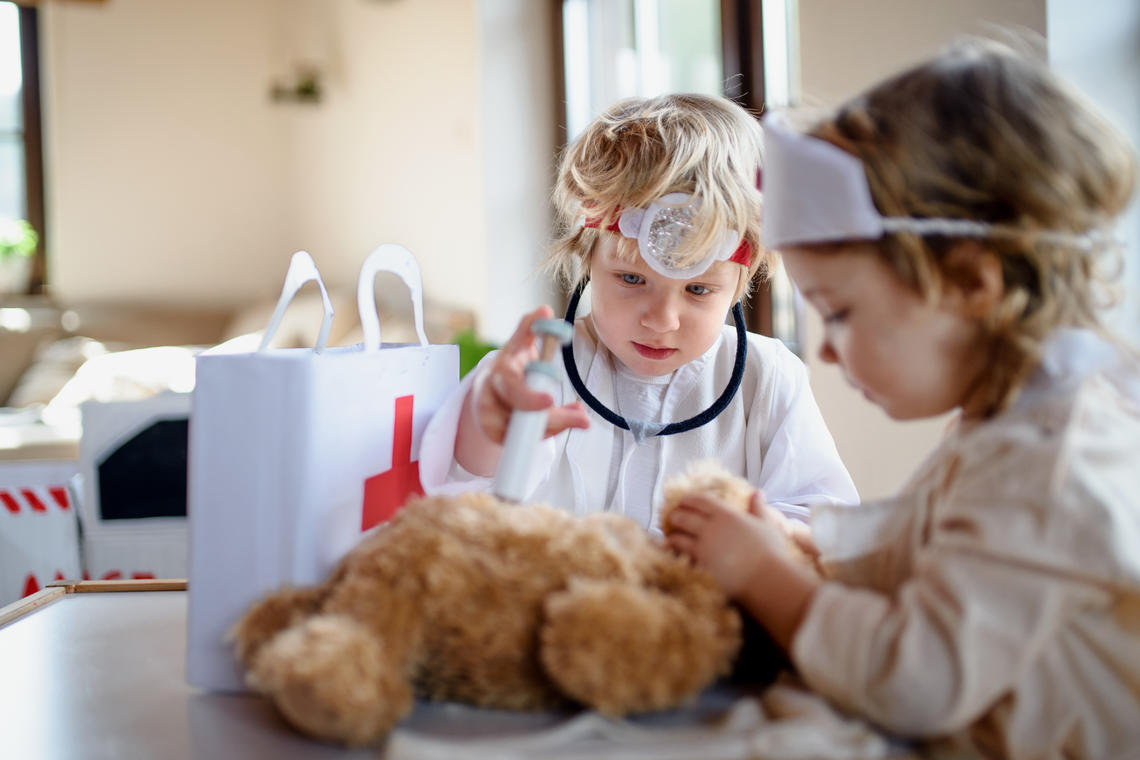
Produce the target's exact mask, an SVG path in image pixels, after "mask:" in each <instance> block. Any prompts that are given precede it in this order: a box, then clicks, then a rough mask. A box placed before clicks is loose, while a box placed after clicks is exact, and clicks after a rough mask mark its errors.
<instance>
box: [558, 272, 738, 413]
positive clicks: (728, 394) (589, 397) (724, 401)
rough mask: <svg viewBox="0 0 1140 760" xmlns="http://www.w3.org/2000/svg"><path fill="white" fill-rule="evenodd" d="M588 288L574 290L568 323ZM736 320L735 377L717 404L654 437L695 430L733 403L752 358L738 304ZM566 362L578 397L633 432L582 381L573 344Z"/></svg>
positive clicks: (564, 354)
mask: <svg viewBox="0 0 1140 760" xmlns="http://www.w3.org/2000/svg"><path fill="white" fill-rule="evenodd" d="M585 288H586V282H582V283H581V284H579V285H578V287H576V288H575V289H574V293H573V294H572V295H571V296H570V303H569V304H567V306H566V316H565V320H566V321H567V322H569V323H570V325H571V326H573V324H574V315H575V314H576V313H577V311H578V301H579V299H581V297H582V291H583V290H585ZM732 320H733V322H734V323H735V324H736V359H735V362H734V363H733V365H732V377H730V378H729V379H728V386H727V387H725V389H724V391H723V392H722V393H721V394H720V396H719V397H718V398H717V400H716V401H714V402H713V403H712V405H711V406H709V408H708V409H705V410H704V411H703V412H700V413H699V414H695V415H693V416H692V417H690V418H689V419H687V420H681V421H679V422H670V423H669V424H667V425H665V426H664V427H662V428H661V429H660V430H657V431H656V432H654V433H653V435H676V434H677V433H684V432H687V431H689V430H693V429H695V428H699V427H700V426H702V425H705V424H707V423H709V422H712V421H713V420H714V419H716V417H717V415H719V414H720V413H721V412H723V411H724V410H725V407H727V406H728V404H729V402H731V401H732V398H733V396H735V395H736V391H737V390H739V389H740V381H741V380H742V379H743V378H744V358H745V357H746V356H747V355H748V337H747V331H746V330H745V328H744V309H743V307H742V306H741V305H740V301H737V302H736V303H735V304H733V306H732ZM562 363H563V365H565V367H566V378H567V379H568V380H569V381H570V385H572V386H573V387H574V391H575V392H576V393H577V394H578V396H579V398H581V399H582V400H583V401H584V402H586V406H588V407H590V408H591V409H593V410H594V411H595V412H597V413H598V415H599V416H601V418H602V419H604V420H605V421H606V422H609V423H610V424H611V425H614V426H615V427H619V428H621V429H622V430H629V429H630V425H629V422H628V421H627V420H626V419H625V417H622V416H621V415H620V414H618V413H617V412H614V411H613V410H612V409H610V408H609V407H607V406H606V405H605V404H603V403H602V402H601V401H599V400H598V399H597V397H595V396H594V394H592V393H590V391H589V390H587V389H586V384H585V383H583V382H582V376H581V375H580V374H578V365H577V364H576V363H575V362H574V344H573V341H570V342H567V343H566V345H564V346H563V347H562Z"/></svg>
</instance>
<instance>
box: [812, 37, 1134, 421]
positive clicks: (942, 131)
mask: <svg viewBox="0 0 1140 760" xmlns="http://www.w3.org/2000/svg"><path fill="white" fill-rule="evenodd" d="M810 133H811V134H812V135H814V136H815V137H818V138H820V139H823V140H826V141H827V142H830V143H832V144H833V145H836V146H837V147H839V148H840V149H842V150H844V151H846V152H848V153H850V154H852V155H854V156H856V157H857V158H859V159H860V160H861V161H862V163H863V166H864V168H865V171H866V176H867V181H868V184H869V185H870V190H871V197H872V199H873V200H874V203H875V206H876V207H877V209H878V211H879V213H881V214H882V215H883V216H887V217H919V218H922V217H928V218H931V217H933V218H951V219H968V220H974V221H981V222H985V223H988V224H990V225H993V226H994V229H995V234H993V235H991V236H989V237H986V238H984V239H982V240H981V241H980V242H981V244H982V245H983V247H984V248H986V249H987V250H989V251H992V252H993V253H994V254H996V255H997V256H998V257H999V260H1000V262H1001V267H1002V274H1003V280H1004V296H1003V298H1002V300H1001V303H1000V304H999V306H998V307H997V308H996V309H995V310H994V311H993V313H992V314H990V315H989V318H988V319H987V320H986V324H985V325H984V327H985V328H986V330H987V333H988V335H989V337H990V339H991V343H992V346H993V357H992V362H991V365H990V366H991V367H992V370H993V371H992V375H991V376H990V377H988V378H987V380H988V381H989V382H988V387H987V389H986V390H987V398H986V404H985V410H986V411H985V416H991V415H993V414H996V413H997V412H998V411H1000V410H1002V409H1004V408H1006V407H1007V406H1008V405H1009V403H1010V402H1011V401H1012V400H1013V398H1014V397H1015V396H1016V393H1017V390H1018V388H1019V387H1020V386H1021V384H1022V383H1023V381H1024V379H1025V377H1026V375H1027V374H1028V372H1029V371H1030V370H1032V369H1033V367H1035V366H1036V365H1037V363H1038V361H1039V359H1040V356H1041V346H1042V343H1043V342H1044V340H1045V339H1046V338H1047V337H1048V335H1049V334H1050V333H1051V332H1053V331H1054V330H1055V329H1056V328H1058V327H1063V326H1086V327H1094V328H1099V319H1098V316H1097V311H1098V309H1099V307H1101V306H1104V305H1106V303H1108V302H1109V301H1111V297H1110V295H1111V288H1110V287H1108V281H1109V276H1108V269H1106V267H1105V266H1104V263H1105V262H1104V261H1103V260H1104V259H1105V258H1106V256H1118V253H1117V252H1116V250H1115V248H1114V246H1113V245H1112V242H1111V240H1109V239H1108V238H1107V236H1106V235H1104V234H1103V233H1104V231H1105V230H1106V229H1107V227H1108V225H1109V224H1110V222H1111V221H1112V219H1113V218H1114V217H1115V216H1116V215H1117V214H1119V213H1120V212H1121V210H1123V209H1124V207H1125V206H1126V205H1127V203H1128V201H1129V199H1130V197H1131V195H1132V192H1133V188H1134V186H1135V183H1136V158H1135V155H1134V154H1133V152H1132V149H1131V147H1130V146H1129V144H1128V142H1127V141H1126V140H1125V138H1124V137H1123V136H1122V135H1121V134H1120V133H1119V132H1118V131H1117V130H1116V129H1115V128H1114V127H1113V126H1112V125H1111V124H1110V123H1109V122H1108V121H1106V120H1105V119H1104V118H1103V117H1102V116H1101V115H1099V114H1098V113H1097V112H1096V111H1095V110H1094V109H1093V108H1092V107H1091V106H1090V105H1089V103H1087V102H1086V101H1085V99H1084V98H1083V97H1082V96H1081V95H1080V94H1079V93H1077V92H1076V91H1075V90H1073V89H1071V88H1070V87H1069V86H1068V85H1066V84H1065V83H1064V82H1062V81H1060V80H1059V79H1058V78H1057V77H1056V76H1055V75H1054V74H1053V73H1052V72H1051V71H1050V70H1049V69H1048V68H1047V67H1046V66H1045V65H1044V64H1041V63H1038V62H1036V61H1034V60H1033V59H1032V58H1031V57H1029V56H1028V55H1027V54H1026V53H1024V52H1018V51H1014V50H1013V49H1012V48H1010V47H1009V46H1006V45H1003V44H1000V43H997V42H994V41H992V40H984V39H979V38H968V39H963V40H960V41H959V42H957V43H955V44H953V45H952V46H951V47H949V48H948V49H947V50H945V51H944V52H943V53H942V54H941V55H939V56H937V57H935V58H934V59H932V60H930V61H928V62H926V63H923V64H920V65H918V66H916V67H914V68H912V69H910V70H908V71H906V72H904V73H902V74H900V75H898V76H896V77H894V78H892V79H889V80H887V81H885V82H882V83H881V84H879V85H877V86H876V87H874V88H873V89H871V90H869V91H868V92H866V93H864V94H863V95H860V96H858V97H856V98H854V99H853V100H851V101H849V102H848V103H847V104H846V105H844V106H842V107H841V108H839V109H838V111H837V112H836V113H835V114H834V115H833V116H832V117H830V118H828V119H826V120H824V121H823V122H821V123H819V124H817V125H816V126H815V127H814V128H813V129H812V130H811V132H810ZM1056 232H1061V233H1072V234H1071V235H1069V236H1068V237H1069V238H1072V239H1069V240H1065V239H1060V238H1064V237H1065V236H1057V235H1053V234H1050V233H1056ZM1080 236H1085V238H1084V240H1083V241H1079V240H1077V238H1080ZM960 240H961V238H955V237H950V236H923V237H919V236H917V235H915V234H913V233H906V232H898V233H889V234H887V235H886V236H885V237H884V238H883V239H882V240H881V241H880V242H879V244H878V250H879V252H880V254H881V255H882V257H883V258H884V259H885V260H886V262H887V263H888V264H889V265H890V267H891V268H892V269H893V271H894V272H895V273H897V274H898V276H899V277H900V278H901V279H902V280H903V281H904V282H906V283H907V284H908V285H910V286H911V287H913V288H914V289H915V290H916V291H917V292H918V293H919V294H921V295H923V296H924V297H926V298H927V299H930V300H935V299H937V298H938V297H939V295H940V294H941V293H942V292H944V290H945V289H946V288H947V287H949V286H952V285H953V284H954V282H953V273H952V272H950V271H948V269H947V268H946V267H945V266H944V264H945V261H946V258H947V254H948V253H949V252H950V250H951V249H952V248H953V247H954V246H955V244H957V243H958V242H960ZM1082 242H1083V243H1084V244H1082ZM1112 263H1114V264H1115V263H1117V262H1112Z"/></svg>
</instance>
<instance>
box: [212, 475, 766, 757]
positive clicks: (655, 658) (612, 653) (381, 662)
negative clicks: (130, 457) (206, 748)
mask: <svg viewBox="0 0 1140 760" xmlns="http://www.w3.org/2000/svg"><path fill="white" fill-rule="evenodd" d="M741 484H743V485H741ZM696 487H699V488H701V489H724V490H725V493H726V494H728V493H731V494H733V498H734V499H742V501H740V506H741V507H742V508H747V498H748V496H750V495H751V491H752V489H751V487H749V486H747V484H746V483H744V482H743V481H739V479H735V478H729V477H728V476H726V475H725V474H724V473H723V472H720V473H719V475H718V474H716V473H715V472H714V471H712V470H710V471H708V472H707V473H704V474H701V475H700V476H699V478H696V479H693V480H689V481H686V479H684V478H682V479H680V481H674V482H672V483H670V485H669V489H668V491H667V492H668V493H669V494H671V498H674V499H676V498H679V495H680V494H682V493H684V492H686V489H692V488H696ZM716 492H720V491H716ZM740 632H741V621H740V615H739V613H738V611H737V610H736V609H735V608H734V607H733V606H732V605H731V604H730V603H729V600H728V599H727V598H726V596H725V595H724V593H723V592H722V591H721V590H720V589H719V588H718V587H717V585H716V583H715V582H714V581H713V579H712V578H711V577H710V576H709V575H708V574H707V573H705V572H704V571H702V570H699V569H697V568H695V567H693V566H692V565H691V563H690V562H689V561H688V560H686V559H684V558H682V557H678V556H676V555H674V554H673V553H671V552H670V551H669V550H668V549H667V548H665V547H664V545H663V543H662V542H661V541H660V540H658V539H656V538H654V537H652V536H651V535H650V534H649V533H647V532H646V531H644V530H643V529H642V528H641V527H640V526H638V525H637V524H636V523H635V522H633V521H632V520H630V519H628V518H625V517H622V516H618V515H612V514H594V515H589V516H587V517H581V518H577V517H574V516H572V515H570V514H568V513H566V512H563V511H559V510H556V509H553V508H551V507H548V506H545V505H526V506H518V505H512V504H508V503H505V502H502V501H500V500H498V499H497V498H495V497H494V496H491V495H489V494H484V493H466V494H461V495H459V496H435V497H426V498H422V499H419V500H417V501H414V502H412V503H410V504H408V505H407V506H405V507H404V508H403V509H401V510H400V511H399V512H398V513H397V514H396V516H395V518H394V519H393V520H392V521H391V522H390V523H388V524H387V525H385V526H383V527H381V528H380V529H378V530H376V531H375V532H373V533H371V534H369V535H368V536H366V537H365V538H364V539H363V540H362V541H361V543H360V544H358V545H357V547H356V548H354V549H353V550H352V551H351V552H350V553H349V554H348V555H346V556H345V557H344V559H342V560H341V562H340V564H339V565H338V566H337V568H336V569H335V570H334V572H333V573H332V574H331V575H330V577H329V578H328V580H326V581H325V582H324V583H323V584H321V585H318V586H313V587H308V588H292V589H290V588H287V589H283V590H280V591H278V592H276V593H273V594H271V595H269V596H268V597H266V598H265V599H263V600H261V601H260V602H258V603H257V604H255V605H254V606H252V607H251V608H250V609H249V610H248V611H247V612H246V614H245V615H244V616H243V617H242V618H241V619H240V620H239V622H238V623H237V625H236V626H235V627H234V629H233V632H232V638H233V643H234V645H235V651H236V655H237V658H238V661H239V663H240V664H241V665H242V667H243V668H244V669H245V670H246V673H247V681H248V683H249V684H250V686H251V687H252V688H254V689H255V690H256V691H259V692H261V693H263V694H265V695H267V696H268V697H269V698H270V699H271V700H272V701H273V702H274V704H275V705H276V706H277V708H278V709H279V710H280V712H281V713H282V714H283V715H284V716H285V718H286V719H287V720H288V721H289V722H291V723H292V724H293V725H294V726H295V727H296V728H298V729H299V730H301V731H302V732H304V733H307V734H309V735H311V736H314V737H317V738H321V739H328V740H333V741H337V742H342V743H345V744H348V745H360V744H367V743H371V742H373V741H376V740H377V739H380V738H382V737H383V736H384V735H385V734H386V733H387V732H388V731H389V730H390V729H391V728H392V727H393V725H394V724H395V723H396V722H397V721H399V720H400V718H401V717H403V716H404V715H406V714H407V713H408V712H409V710H410V709H411V707H412V704H413V700H414V698H415V697H421V698H427V699H436V700H454V701H462V702H467V703H470V704H474V705H481V706H487V707H495V708H510V709H520V710H538V709H545V708H551V707H557V706H564V705H566V704H572V703H577V704H580V705H584V706H587V707H590V708H592V709H595V710H598V711H599V712H601V713H603V714H606V715H615V716H616V715H623V714H627V713H633V712H641V711H648V710H658V709H664V708H668V707H673V706H676V705H678V704H681V703H683V702H684V701H686V700H687V699H689V698H691V697H693V696H694V695H696V694H697V693H698V692H700V691H701V690H702V689H703V688H705V687H706V686H708V685H709V684H710V683H711V682H712V681H713V680H715V679H716V678H717V677H719V676H721V675H724V674H726V673H727V672H728V671H729V669H730V668H731V665H732V662H733V659H734V657H735V656H736V654H737V652H738V650H739V647H740V643H741V633H740Z"/></svg>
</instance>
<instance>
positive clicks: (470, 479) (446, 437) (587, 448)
mask: <svg viewBox="0 0 1140 760" xmlns="http://www.w3.org/2000/svg"><path fill="white" fill-rule="evenodd" d="M574 355H575V360H576V363H577V365H578V369H579V373H580V375H581V376H582V379H583V382H584V383H585V385H586V387H587V388H589V389H590V392H591V393H593V394H594V396H596V397H597V398H598V399H599V400H600V401H601V402H602V403H604V404H606V406H608V407H609V408H610V409H615V407H621V408H622V409H625V408H626V407H633V406H637V407H639V408H640V409H642V410H648V411H652V409H653V406H654V405H656V406H657V407H658V409H657V412H656V413H655V414H649V413H646V414H644V415H643V417H644V418H649V419H651V420H654V421H657V422H675V421H678V420H684V419H688V418H689V417H691V416H693V415H695V414H698V413H700V412H702V411H704V410H705V409H707V408H708V407H709V406H710V405H712V403H713V402H714V401H715V400H716V398H717V397H718V396H719V395H720V394H721V393H722V392H723V390H724V388H725V387H726V386H727V384H728V381H729V378H730V376H731V374H732V368H733V364H734V360H735V356H736V331H735V329H734V328H733V327H730V326H725V328H724V329H723V331H722V333H721V336H720V339H719V340H718V341H717V342H716V343H714V344H713V346H712V347H711V348H709V350H708V351H706V352H705V353H704V355H702V356H700V357H698V358H697V359H694V360H693V361H691V362H689V363H687V364H685V365H683V366H681V367H680V368H678V369H677V370H676V371H675V372H673V373H672V375H671V376H670V377H668V378H666V379H665V382H664V383H658V382H656V381H647V380H646V379H645V378H638V377H637V376H634V375H633V374H632V373H628V372H626V373H625V374H623V373H622V372H621V371H620V369H618V368H619V367H620V363H619V362H617V361H616V360H615V359H614V358H613V356H612V355H611V354H610V352H609V351H608V350H606V349H605V348H604V347H600V346H598V347H595V344H594V342H593V340H592V338H591V337H590V334H589V332H588V330H587V328H586V327H585V326H584V324H583V323H582V321H581V320H579V322H578V324H577V325H576V329H575V336H574ZM492 359H493V354H491V355H488V356H487V357H484V359H483V362H482V363H480V366H479V367H478V368H476V369H475V370H474V371H473V372H471V373H470V374H469V375H468V376H467V377H465V378H464V380H463V382H462V383H460V385H459V387H458V388H457V389H456V390H455V392H454V393H453V394H452V395H451V396H450V397H449V398H448V400H447V401H446V402H445V403H444V405H443V406H442V407H441V408H440V410H439V411H438V412H436V414H435V416H434V417H433V418H432V420H431V422H430V423H428V426H427V429H426V430H425V432H424V437H423V444H422V446H421V449H420V463H419V466H420V480H421V482H422V484H423V486H424V489H425V490H426V491H427V492H428V493H454V492H459V491H465V490H488V489H489V488H490V486H491V479H490V478H480V477H476V476H473V475H471V474H470V473H467V472H466V471H464V470H463V468H462V467H460V466H459V465H458V463H457V462H455V459H454V451H455V434H456V430H457V427H458V422H459V413H460V410H461V409H462V406H463V399H464V398H465V396H466V394H467V392H468V390H469V389H470V387H471V383H472V382H473V380H474V377H475V374H476V373H477V372H479V371H481V370H482V368H483V367H484V366H485V364H486V363H487V362H489V361H491V360H492ZM555 396H556V398H555V403H556V404H564V403H568V402H570V401H571V400H573V399H574V398H575V393H574V390H573V388H572V387H571V386H570V384H569V382H568V381H566V380H565V378H563V382H562V386H561V388H560V389H559V391H558V392H557V393H555ZM619 413H620V412H619ZM590 416H591V420H590V422H591V424H590V427H589V429H587V430H569V431H565V432H563V433H560V434H559V435H557V436H554V437H552V438H548V439H546V440H545V441H543V442H542V444H541V445H540V446H539V447H538V449H537V450H536V451H535V454H534V460H533V463H532V474H531V479H530V482H529V484H528V495H527V497H526V501H532V502H534V501H538V502H546V503H549V504H551V505H553V506H556V507H559V508H562V509H566V510H569V511H571V512H573V513H575V514H588V513H591V512H601V511H611V512H617V513H619V514H626V515H630V516H631V517H633V518H635V519H636V520H637V521H638V522H639V523H640V524H641V525H643V526H645V527H647V528H652V529H656V528H657V513H656V510H657V508H658V507H659V506H660V504H661V502H662V485H663V481H664V480H665V479H666V478H668V477H669V476H672V475H678V474H681V473H683V472H684V470H685V468H686V467H687V465H688V464H689V463H690V462H692V461H695V460H698V459H708V458H715V459H718V460H720V462H721V463H722V464H723V465H724V466H725V467H726V468H727V469H728V470H729V472H732V473H734V474H737V475H739V476H741V477H744V478H746V479H747V480H748V481H749V482H751V483H752V484H753V485H755V486H756V487H758V488H761V489H763V491H764V493H765V496H766V497H767V499H768V501H769V503H771V504H773V505H774V506H776V507H778V508H780V509H782V510H783V511H784V512H785V513H786V514H789V515H793V516H797V517H800V518H801V519H802V518H803V517H805V516H806V515H807V513H808V508H809V505H813V504H817V503H829V504H852V503H855V502H856V501H857V500H858V494H857V493H856V491H855V486H854V484H853V483H852V481H851V478H850V476H849V475H848V474H847V470H846V469H845V468H844V466H843V463H842V462H841V461H840V459H839V454H838V453H837V451H836V449H835V443H834V441H833V440H832V438H831V434H830V433H829V432H828V430H827V426H826V425H825V424H824V422H823V417H822V415H821V414H820V412H819V407H818V406H817V405H816V403H815V399H814V397H813V396H812V393H811V388H810V386H809V384H808V379H807V370H806V369H805V367H804V365H803V362H801V361H800V360H799V359H798V358H797V357H796V356H795V355H794V354H792V353H791V352H790V351H788V349H787V348H785V347H784V345H783V344H782V343H780V342H779V341H778V340H774V339H771V338H765V337H762V336H759V335H753V334H749V335H748V356H747V359H746V366H745V372H744V378H743V380H742V382H741V386H740V389H739V391H737V395H736V396H735V397H734V398H733V400H732V403H730V404H729V405H728V407H727V408H726V409H725V410H724V411H723V412H721V414H720V415H719V416H717V418H716V419H714V420H712V421H711V422H710V423H708V424H706V425H703V426H702V427H700V428H696V429H694V430H690V431H687V432H685V433H680V434H677V435H671V436H658V437H653V438H650V439H647V442H645V443H641V444H639V443H638V442H637V441H636V439H635V437H634V435H633V434H632V433H630V432H629V431H624V430H617V429H616V428H614V426H612V425H611V424H610V423H608V422H606V421H605V420H603V419H601V418H600V417H598V416H596V415H594V414H593V413H592V412H591V415H590ZM615 452H616V453H615Z"/></svg>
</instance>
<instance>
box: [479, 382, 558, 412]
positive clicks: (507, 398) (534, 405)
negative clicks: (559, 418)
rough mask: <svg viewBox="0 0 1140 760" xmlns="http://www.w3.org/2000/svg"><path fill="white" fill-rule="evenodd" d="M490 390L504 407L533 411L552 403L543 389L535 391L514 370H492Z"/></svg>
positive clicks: (552, 400) (551, 399) (549, 396)
mask: <svg viewBox="0 0 1140 760" xmlns="http://www.w3.org/2000/svg"><path fill="white" fill-rule="evenodd" d="M490 386H491V391H492V392H493V393H494V394H495V396H496V397H497V400H498V402H499V404H500V405H501V406H502V407H504V408H505V409H522V410H523V411H527V412H533V411H538V410H539V409H546V408H548V407H550V406H551V405H552V404H553V403H554V399H553V397H551V395H550V394H549V393H547V392H545V391H536V390H535V389H534V388H531V387H530V386H529V385H527V384H526V378H525V377H524V376H522V375H520V374H518V373H516V372H494V373H492V375H491V377H490Z"/></svg>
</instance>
